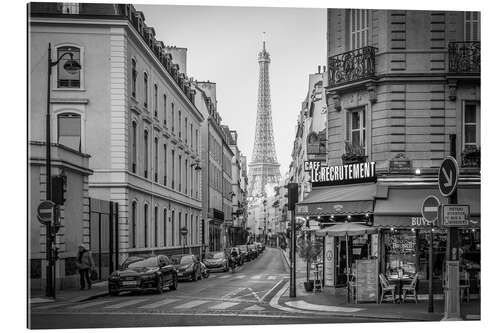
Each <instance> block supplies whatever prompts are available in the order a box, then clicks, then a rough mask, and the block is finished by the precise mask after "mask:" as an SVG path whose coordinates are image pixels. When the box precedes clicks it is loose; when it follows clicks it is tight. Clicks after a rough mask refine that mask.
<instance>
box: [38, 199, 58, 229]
mask: <svg viewBox="0 0 500 333" xmlns="http://www.w3.org/2000/svg"><path fill="white" fill-rule="evenodd" d="M54 207H55V203H53V202H52V201H49V200H45V201H42V202H41V203H40V204H39V205H38V208H37V217H38V220H39V221H40V223H42V224H47V223H50V222H52V220H53V219H54Z"/></svg>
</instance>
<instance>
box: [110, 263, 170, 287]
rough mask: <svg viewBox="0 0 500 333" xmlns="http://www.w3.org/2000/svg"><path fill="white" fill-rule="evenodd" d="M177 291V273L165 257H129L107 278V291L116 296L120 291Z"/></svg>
mask: <svg viewBox="0 0 500 333" xmlns="http://www.w3.org/2000/svg"><path fill="white" fill-rule="evenodd" d="M165 287H169V288H170V289H171V290H175V289H177V271H176V269H175V267H174V266H173V265H172V263H171V262H170V260H169V259H168V257H167V256H164V255H159V256H152V257H130V258H128V259H127V260H125V262H124V263H123V265H122V267H121V268H120V269H119V270H117V271H115V272H113V273H112V274H111V275H110V276H109V278H108V291H109V294H110V295H111V296H117V295H118V294H119V293H120V292H122V291H148V290H151V291H156V292H157V293H159V294H161V293H162V292H163V289H164V288H165Z"/></svg>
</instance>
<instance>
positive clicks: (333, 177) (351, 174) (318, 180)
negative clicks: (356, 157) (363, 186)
mask: <svg viewBox="0 0 500 333" xmlns="http://www.w3.org/2000/svg"><path fill="white" fill-rule="evenodd" d="M304 170H305V171H306V172H309V175H310V177H309V179H310V182H311V184H312V186H313V187H315V186H332V185H347V184H357V183H366V182H374V181H376V180H377V176H376V171H375V162H363V163H353V164H344V165H335V166H325V165H322V163H321V162H318V161H306V162H304Z"/></svg>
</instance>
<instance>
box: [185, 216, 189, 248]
mask: <svg viewBox="0 0 500 333" xmlns="http://www.w3.org/2000/svg"><path fill="white" fill-rule="evenodd" d="M184 227H185V228H186V229H187V227H188V214H187V213H185V214H184ZM187 236H188V235H186V236H184V244H185V245H187Z"/></svg>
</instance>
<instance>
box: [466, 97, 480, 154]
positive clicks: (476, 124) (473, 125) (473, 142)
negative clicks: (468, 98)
mask: <svg viewBox="0 0 500 333" xmlns="http://www.w3.org/2000/svg"><path fill="white" fill-rule="evenodd" d="M462 131H463V135H462V136H463V148H464V150H465V149H467V148H473V149H474V148H477V149H479V147H480V146H481V133H480V108H479V103H477V102H465V105H464V114H463V129H462Z"/></svg>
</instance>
